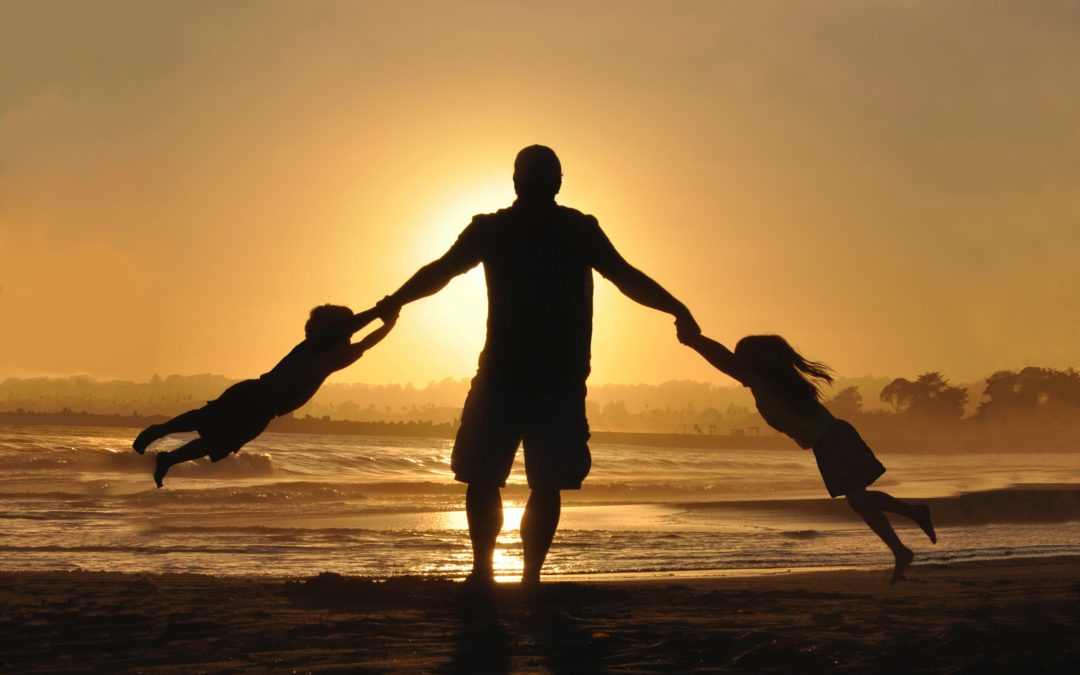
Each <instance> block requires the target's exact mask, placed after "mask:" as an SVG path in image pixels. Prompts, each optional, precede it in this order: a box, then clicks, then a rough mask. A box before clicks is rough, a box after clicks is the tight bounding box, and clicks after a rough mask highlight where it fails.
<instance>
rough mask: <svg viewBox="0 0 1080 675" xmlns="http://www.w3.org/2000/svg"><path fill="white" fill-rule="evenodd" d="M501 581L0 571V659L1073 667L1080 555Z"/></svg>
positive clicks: (280, 664)
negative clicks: (892, 572) (480, 586)
mask: <svg viewBox="0 0 1080 675" xmlns="http://www.w3.org/2000/svg"><path fill="white" fill-rule="evenodd" d="M885 575H886V571H885V570H873V571H861V570H860V571H834V572H814V573H800V574H777V575H770V576H756V577H718V578H677V579H670V578H669V579H665V578H656V579H651V580H650V579H645V580H635V581H626V580H619V581H606V580H603V579H596V580H588V581H575V582H555V583H548V584H545V585H544V587H543V588H542V589H540V590H539V591H537V592H535V593H531V594H528V593H525V592H524V591H523V589H521V588H520V587H518V586H517V585H516V584H502V585H499V586H498V587H497V588H496V589H495V591H494V592H493V593H492V594H490V595H487V594H483V593H475V592H471V591H468V590H466V588H465V587H464V586H463V585H462V584H459V583H455V582H451V581H446V580H432V579H421V578H416V577H399V578H392V579H389V580H385V581H373V580H369V579H361V578H355V577H342V576H339V575H336V574H330V573H325V574H322V575H319V576H316V577H310V578H306V579H292V580H290V579H280V578H259V577H246V578H245V577H212V576H200V575H186V574H165V575H154V574H119V573H108V572H5V573H0V607H2V611H0V640H2V642H0V645H2V649H0V660H2V665H0V669H2V670H3V672H77V671H98V672H118V671H130V672H170V673H190V672H241V671H243V672H461V673H478V672H555V673H559V672H686V671H694V670H700V671H773V672H805V671H819V670H843V671H862V670H865V671H870V670H886V671H905V672H912V671H923V672H972V673H974V672H987V671H993V672H1007V671H1014V672H1020V671H1025V672H1075V669H1076V668H1077V667H1078V666H1080V613H1078V612H1077V611H1076V608H1077V607H1078V606H1080V558H1049V559H1024V560H1020V559H1018V560H1009V561H991V562H980V563H962V564H951V565H928V566H917V567H914V568H913V569H912V570H911V571H910V573H909V580H908V581H906V582H903V583H900V584H897V585H896V586H889V585H888V584H887V583H886V582H885Z"/></svg>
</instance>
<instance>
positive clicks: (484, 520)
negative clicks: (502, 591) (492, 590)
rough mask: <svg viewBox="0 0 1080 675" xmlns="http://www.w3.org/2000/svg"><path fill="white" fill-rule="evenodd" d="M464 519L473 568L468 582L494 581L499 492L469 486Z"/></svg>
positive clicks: (499, 522) (500, 513)
mask: <svg viewBox="0 0 1080 675" xmlns="http://www.w3.org/2000/svg"><path fill="white" fill-rule="evenodd" d="M465 515H466V516H467V517H468V520H469V540H470V541H471V542H472V550H473V568H472V573H471V574H469V579H470V580H471V581H484V582H491V581H494V580H495V570H494V557H495V542H496V541H497V540H498V538H499V532H501V531H502V526H503V508H502V495H501V494H500V493H499V488H498V487H495V486H489V485H470V486H469V487H468V489H467V490H466V491H465Z"/></svg>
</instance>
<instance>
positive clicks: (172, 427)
mask: <svg viewBox="0 0 1080 675" xmlns="http://www.w3.org/2000/svg"><path fill="white" fill-rule="evenodd" d="M198 424H199V411H198V410H189V411H187V412H186V413H183V414H180V415H177V416H176V417H174V418H172V419H171V420H169V421H168V422H162V423H161V424H151V425H150V426H148V427H146V428H145V429H143V430H142V432H140V433H139V435H138V436H136V437H135V442H134V443H132V444H131V447H132V448H134V449H135V452H137V453H139V454H140V455H141V454H143V453H144V452H146V448H147V446H149V445H150V444H151V443H153V442H154V441H156V440H157V439H159V438H162V437H164V436H168V435H169V434H177V433H181V432H184V431H195V428H196V427H197V426H198Z"/></svg>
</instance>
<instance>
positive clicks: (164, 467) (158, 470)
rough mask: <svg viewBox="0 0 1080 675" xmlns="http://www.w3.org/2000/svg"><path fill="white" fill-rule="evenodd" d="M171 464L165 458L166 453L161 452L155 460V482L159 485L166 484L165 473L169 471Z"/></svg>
mask: <svg viewBox="0 0 1080 675" xmlns="http://www.w3.org/2000/svg"><path fill="white" fill-rule="evenodd" d="M170 466H171V465H170V464H169V462H168V460H167V459H165V453H164V452H159V453H158V454H157V458H156V459H155V461H154V482H155V483H157V486H158V487H164V486H165V474H167V473H169V467H170Z"/></svg>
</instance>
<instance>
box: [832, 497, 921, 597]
mask: <svg viewBox="0 0 1080 675" xmlns="http://www.w3.org/2000/svg"><path fill="white" fill-rule="evenodd" d="M844 496H845V497H846V498H847V501H848V505H849V506H851V508H852V510H853V511H855V513H857V514H859V516H860V517H861V518H862V519H863V521H864V522H865V523H866V524H867V526H869V527H870V529H871V530H872V531H873V532H874V534H876V535H877V536H878V537H879V538H880V539H881V541H883V542H885V545H886V546H888V547H889V550H890V551H892V553H893V557H894V558H895V559H896V566H895V567H894V568H893V574H892V578H891V579H890V580H889V583H893V584H895V583H896V582H897V581H899V580H901V579H903V578H904V571H905V570H906V569H907V568H908V565H910V564H911V561H912V560H913V559H914V558H915V554H914V553H912V552H911V549H909V548H908V547H907V546H904V545H903V544H902V543H901V542H900V537H897V536H896V530H894V529H893V527H892V524H891V523H889V519H888V518H886V517H885V513H884V512H883V511H882V510H881V509H880V508H878V507H877V505H876V504H874V501H875V500H874V499H873V498H871V497H870V495H869V494H868V493H867V492H866V490H862V489H860V490H858V491H852V492H849V493H848V494H846V495H844Z"/></svg>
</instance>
